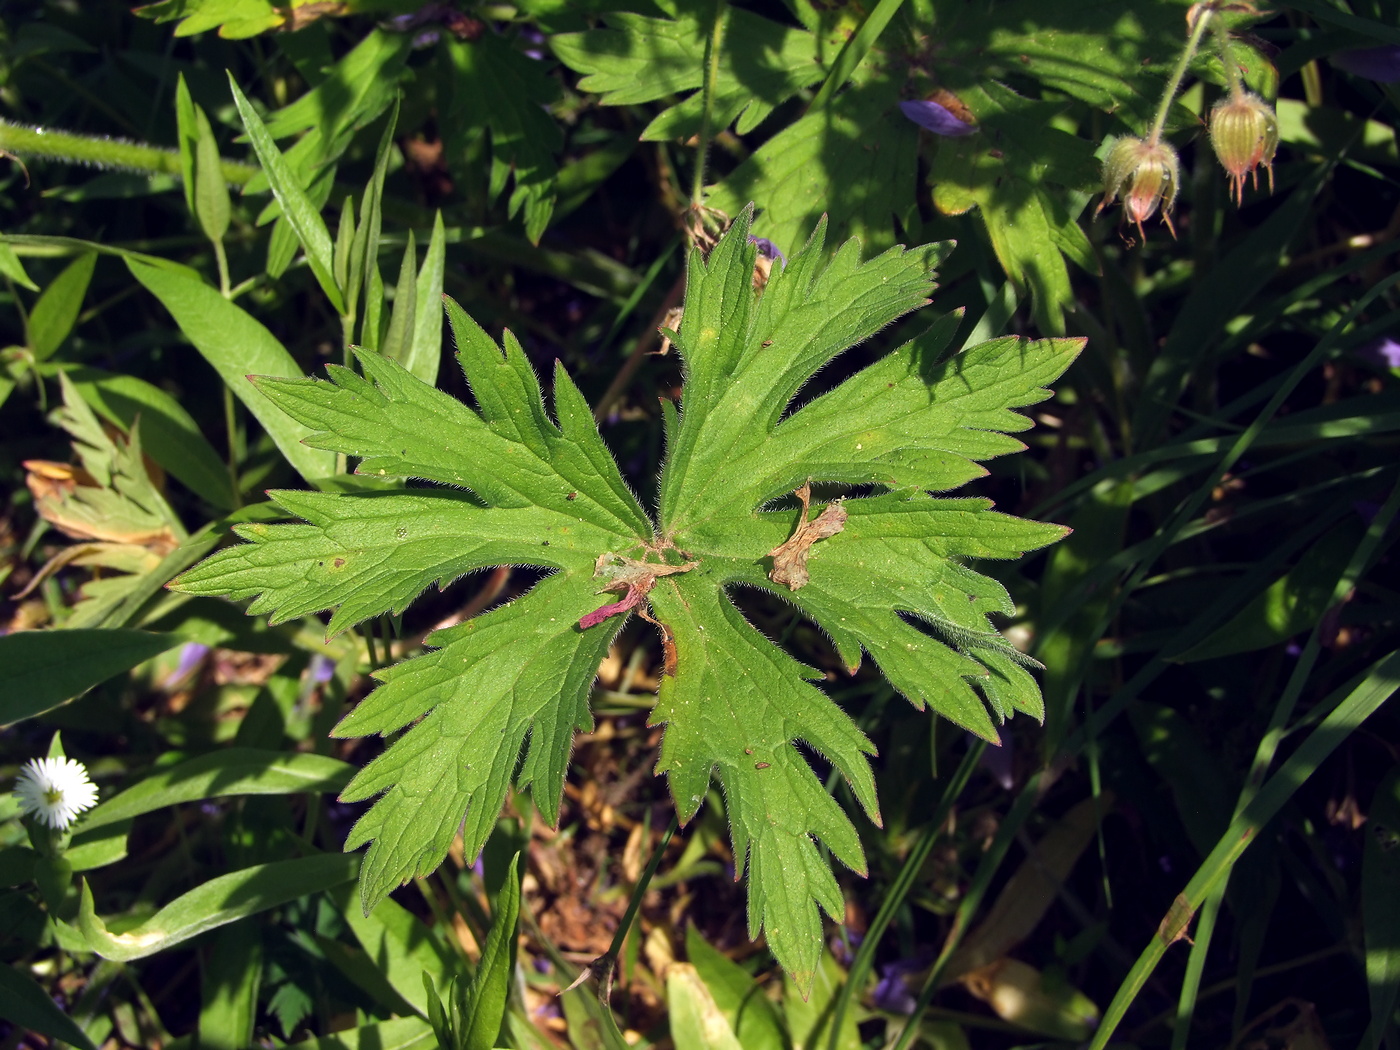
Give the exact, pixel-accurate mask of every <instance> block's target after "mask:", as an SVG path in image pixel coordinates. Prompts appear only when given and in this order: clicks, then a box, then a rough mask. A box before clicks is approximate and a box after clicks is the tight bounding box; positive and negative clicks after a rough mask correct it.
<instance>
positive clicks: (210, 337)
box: [127, 260, 335, 481]
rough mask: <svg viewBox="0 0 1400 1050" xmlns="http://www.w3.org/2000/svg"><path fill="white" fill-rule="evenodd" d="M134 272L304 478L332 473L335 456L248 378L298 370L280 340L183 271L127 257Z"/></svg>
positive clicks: (232, 304)
mask: <svg viewBox="0 0 1400 1050" xmlns="http://www.w3.org/2000/svg"><path fill="white" fill-rule="evenodd" d="M127 266H128V267H129V268H130V269H131V273H132V276H134V277H135V278H136V279H137V280H138V281H140V282H141V283H142V284H143V285H144V286H145V287H146V289H147V290H148V291H149V292H151V294H153V295H154V296H155V297H156V298H157V299H159V300H160V301H161V304H162V305H163V306H164V307H165V308H166V309H167V310H169V311H170V314H171V316H172V317H174V318H175V323H176V324H177V325H179V326H180V331H181V332H183V333H184V335H185V338H187V339H188V340H189V341H190V342H191V343H193V344H194V347H195V349H196V350H198V351H199V352H200V354H202V355H203V356H204V359H205V360H206V361H208V362H209V363H210V364H211V365H213V366H214V369H215V371H217V372H218V373H219V377H220V378H221V379H222V380H223V381H224V383H225V384H226V385H227V386H228V387H229V388H230V389H231V390H233V392H234V393H235V394H236V395H237V396H238V399H239V400H240V401H242V402H243V404H244V405H246V406H247V408H248V411H249V412H251V413H252V414H253V416H254V417H255V418H256V419H257V420H258V422H259V423H261V424H262V426H263V429H265V430H266V431H267V432H268V434H269V435H270V436H271V437H272V440H273V441H274V442H276V443H277V447H278V448H279V449H280V450H281V452H282V454H283V455H284V456H286V457H287V461H288V462H289V463H291V465H292V466H293V467H294V468H295V469H296V470H297V471H298V472H299V473H300V474H301V476H302V477H303V478H305V479H307V480H308V481H315V480H319V479H321V478H326V477H329V476H331V475H332V474H334V473H335V456H333V455H329V454H327V453H325V452H319V451H316V450H315V449H312V448H308V447H307V446H306V445H304V444H302V439H303V438H305V437H306V436H307V435H308V434H309V433H310V431H308V429H307V428H306V427H304V426H301V425H300V424H298V423H297V422H295V421H294V420H291V419H288V418H287V417H286V416H285V415H284V414H283V413H281V412H278V411H277V410H276V408H275V407H274V406H273V405H271V404H269V403H268V400H267V398H265V397H264V396H263V395H262V394H260V393H259V392H258V391H257V390H256V389H255V388H254V386H253V385H252V383H250V382H249V380H248V376H249V374H250V373H252V374H255V375H264V376H293V375H299V374H300V371H301V370H300V369H299V368H297V365H296V362H295V361H293V360H292V356H291V355H290V354H289V353H287V351H286V349H285V348H284V347H283V346H282V344H281V343H279V342H278V341H277V339H276V338H275V337H274V336H273V334H272V333H271V332H269V331H268V330H267V329H266V328H265V327H263V325H262V324H261V323H259V322H258V321H256V320H255V319H254V318H253V317H252V316H251V315H250V314H248V313H247V312H246V311H244V310H243V309H242V308H241V307H239V306H237V305H235V304H234V303H231V302H229V301H228V300H227V299H225V298H224V297H223V296H222V295H220V294H219V293H218V292H217V291H215V290H214V289H213V288H210V287H209V286H208V285H207V284H204V283H203V282H201V281H198V280H192V279H190V278H188V277H185V276H184V275H182V274H178V273H174V272H172V271H168V270H160V269H157V268H156V267H154V266H147V265H145V264H144V263H140V262H135V261H132V260H128V262H127Z"/></svg>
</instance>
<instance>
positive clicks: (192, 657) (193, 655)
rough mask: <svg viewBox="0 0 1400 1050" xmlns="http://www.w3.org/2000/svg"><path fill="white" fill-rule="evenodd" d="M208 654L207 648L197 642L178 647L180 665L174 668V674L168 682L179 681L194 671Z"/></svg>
mask: <svg viewBox="0 0 1400 1050" xmlns="http://www.w3.org/2000/svg"><path fill="white" fill-rule="evenodd" d="M208 654H209V646H207V645H200V644H199V642H186V643H185V644H184V645H182V646H181V647H180V663H179V666H177V667H176V668H175V673H174V674H173V675H171V676H170V680H171V681H172V682H178V681H180V680H181V679H182V678H184V677H185V676H186V675H187V674H190V673H191V672H192V671H194V670H195V668H197V667H198V666H199V665H200V663H201V662H203V660H204V658H205V656H207V655H208Z"/></svg>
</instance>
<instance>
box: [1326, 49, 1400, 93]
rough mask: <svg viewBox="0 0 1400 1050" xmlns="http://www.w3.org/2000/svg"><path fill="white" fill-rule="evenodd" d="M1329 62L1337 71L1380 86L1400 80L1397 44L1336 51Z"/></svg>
mask: <svg viewBox="0 0 1400 1050" xmlns="http://www.w3.org/2000/svg"><path fill="white" fill-rule="evenodd" d="M1331 62H1332V64H1333V65H1334V66H1336V67H1337V68H1338V69H1342V70H1345V71H1346V72H1348V73H1354V74H1356V75H1357V76H1358V77H1365V78H1366V79H1367V80H1377V81H1380V83H1382V84H1394V83H1395V82H1396V81H1397V80H1400V45H1397V44H1385V45H1382V46H1381V47H1360V48H1357V49H1356V50H1354V51H1338V52H1337V53H1336V54H1335V55H1333V56H1332V58H1331Z"/></svg>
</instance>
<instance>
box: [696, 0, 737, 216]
mask: <svg viewBox="0 0 1400 1050" xmlns="http://www.w3.org/2000/svg"><path fill="white" fill-rule="evenodd" d="M728 21H729V6H728V5H727V4H726V3H725V0H715V18H714V23H713V24H712V25H711V26H710V35H709V37H708V38H707V39H706V40H705V85H704V88H703V89H702V90H703V92H704V94H703V97H702V101H701V108H700V135H699V137H698V138H697V139H696V143H695V183H694V186H693V187H692V188H691V191H690V203H691V206H692V207H695V208H698V207H699V206H700V205H701V204H702V203H704V199H705V158H706V156H708V154H709V150H710V138H711V134H712V128H711V126H710V125H711V124H712V122H713V119H714V108H715V85H717V84H718V83H719V54H720V46H721V44H723V42H724V28H725V25H726V24H727V23H728Z"/></svg>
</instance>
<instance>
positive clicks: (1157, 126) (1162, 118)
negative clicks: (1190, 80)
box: [1147, 7, 1215, 146]
mask: <svg viewBox="0 0 1400 1050" xmlns="http://www.w3.org/2000/svg"><path fill="white" fill-rule="evenodd" d="M1214 20H1215V10H1214V8H1211V7H1203V8H1201V11H1200V13H1199V14H1198V15H1197V16H1196V24H1195V25H1193V26H1192V27H1191V36H1190V37H1189V38H1188V39H1187V41H1186V47H1185V48H1184V49H1183V50H1182V52H1181V57H1180V58H1179V59H1177V62H1176V68H1175V69H1173V70H1172V76H1171V79H1170V80H1168V81H1167V90H1166V92H1165V93H1164V94H1163V95H1162V101H1161V102H1160V103H1159V104H1158V106H1157V116H1156V118H1155V119H1154V120H1153V121H1152V130H1151V132H1149V133H1148V136H1147V144H1148V145H1149V146H1155V145H1157V143H1158V142H1160V141H1161V139H1162V128H1163V127H1164V126H1165V125H1166V123H1167V114H1168V113H1170V112H1171V108H1172V101H1173V100H1174V99H1175V98H1176V93H1177V92H1178V91H1179V90H1181V80H1182V78H1183V77H1185V76H1186V67H1187V66H1189V65H1190V64H1191V60H1192V59H1193V58H1195V57H1196V52H1197V51H1198V50H1200V47H1201V38H1202V37H1204V36H1205V34H1206V29H1207V28H1208V27H1209V25H1210V23H1211V22H1213V21H1214Z"/></svg>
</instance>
